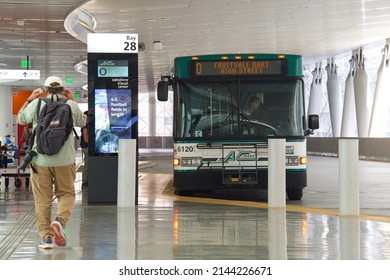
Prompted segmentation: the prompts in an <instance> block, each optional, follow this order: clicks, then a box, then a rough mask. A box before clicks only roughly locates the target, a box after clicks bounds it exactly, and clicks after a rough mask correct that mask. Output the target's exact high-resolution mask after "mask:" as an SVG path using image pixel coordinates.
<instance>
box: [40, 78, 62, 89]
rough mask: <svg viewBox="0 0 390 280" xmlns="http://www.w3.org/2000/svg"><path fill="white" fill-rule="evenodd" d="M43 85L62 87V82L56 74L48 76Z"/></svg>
mask: <svg viewBox="0 0 390 280" xmlns="http://www.w3.org/2000/svg"><path fill="white" fill-rule="evenodd" d="M44 86H45V87H49V88H60V87H64V83H63V81H62V80H61V79H60V78H58V77H56V76H50V77H49V78H47V79H46V81H45V83H44Z"/></svg>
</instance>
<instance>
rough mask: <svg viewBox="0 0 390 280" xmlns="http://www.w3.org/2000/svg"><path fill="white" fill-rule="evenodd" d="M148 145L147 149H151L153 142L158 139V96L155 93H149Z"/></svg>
mask: <svg viewBox="0 0 390 280" xmlns="http://www.w3.org/2000/svg"><path fill="white" fill-rule="evenodd" d="M148 125H149V129H148V139H149V141H148V143H147V144H146V145H147V146H146V147H147V148H150V147H151V146H152V145H151V141H153V139H154V137H156V94H155V93H154V92H151V93H149V116H148Z"/></svg>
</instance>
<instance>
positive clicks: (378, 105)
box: [369, 39, 390, 137]
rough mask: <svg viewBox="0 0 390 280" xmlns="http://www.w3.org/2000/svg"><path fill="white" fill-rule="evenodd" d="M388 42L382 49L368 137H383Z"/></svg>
mask: <svg viewBox="0 0 390 280" xmlns="http://www.w3.org/2000/svg"><path fill="white" fill-rule="evenodd" d="M389 45H390V42H389V39H388V40H387V45H386V46H385V47H384V49H383V58H382V63H381V65H380V66H379V69H378V75H377V81H376V88H375V97H374V103H373V105H372V114H371V122H370V130H369V137H385V136H386V125H387V119H388V116H389V108H390V94H389V90H390V66H389V60H390V50H389V48H390V46H389Z"/></svg>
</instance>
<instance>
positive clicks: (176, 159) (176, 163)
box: [173, 158, 180, 166]
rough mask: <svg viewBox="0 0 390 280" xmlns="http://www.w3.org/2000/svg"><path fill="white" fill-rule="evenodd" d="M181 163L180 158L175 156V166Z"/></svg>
mask: <svg viewBox="0 0 390 280" xmlns="http://www.w3.org/2000/svg"><path fill="white" fill-rule="evenodd" d="M179 165H180V159H178V158H174V159H173V166H179Z"/></svg>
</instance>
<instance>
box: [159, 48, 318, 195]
mask: <svg viewBox="0 0 390 280" xmlns="http://www.w3.org/2000/svg"><path fill="white" fill-rule="evenodd" d="M302 74H303V69H302V57H301V56H299V55H278V54H239V55H234V54H224V55H201V56H188V57H177V58H175V61H174V74H173V75H172V76H162V77H161V81H159V83H158V88H157V96H158V100H160V101H167V100H168V96H169V95H168V91H169V88H170V87H171V88H172V90H173V106H174V110H173V111H174V113H173V114H174V116H173V119H174V120H173V142H174V144H173V146H174V147H173V151H174V158H173V166H174V168H173V172H174V174H173V185H174V189H175V193H176V194H177V195H186V196H189V195H193V194H195V193H200V192H210V191H216V190H220V189H226V190H227V191H229V190H234V189H239V190H242V191H243V192H244V191H245V190H246V189H267V187H268V172H267V171H268V139H270V138H272V137H276V138H284V139H285V143H286V144H285V146H286V151H285V156H286V164H285V167H286V196H287V197H288V199H289V200H301V199H302V196H303V189H304V188H305V187H306V186H307V171H306V162H307V157H306V137H307V136H308V135H309V134H312V133H313V130H314V129H317V128H318V123H319V122H318V115H312V116H309V117H308V118H306V114H305V104H304V82H303V79H302ZM258 107H259V108H258ZM256 109H257V110H256ZM255 111H257V112H255Z"/></svg>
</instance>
